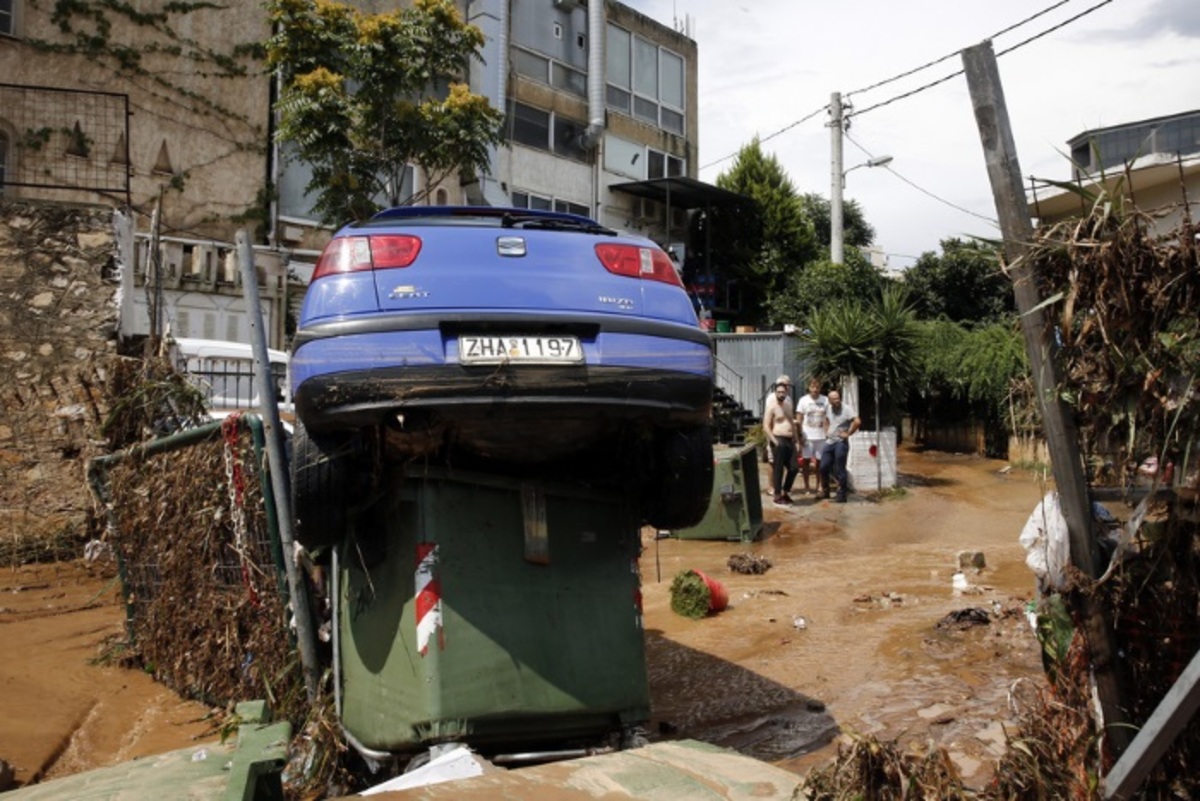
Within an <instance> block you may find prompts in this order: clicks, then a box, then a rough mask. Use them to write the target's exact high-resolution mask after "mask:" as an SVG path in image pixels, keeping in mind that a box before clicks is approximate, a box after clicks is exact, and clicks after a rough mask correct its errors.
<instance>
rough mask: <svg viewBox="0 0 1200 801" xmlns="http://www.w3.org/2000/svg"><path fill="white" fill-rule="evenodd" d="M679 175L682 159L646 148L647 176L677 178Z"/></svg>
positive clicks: (681, 168) (681, 170) (681, 173)
mask: <svg viewBox="0 0 1200 801" xmlns="http://www.w3.org/2000/svg"><path fill="white" fill-rule="evenodd" d="M681 175H683V159H681V158H678V157H676V156H672V155H671V154H670V153H663V152H662V151H659V150H655V149H654V148H651V147H648V148H646V177H647V178H678V177H679V176H681Z"/></svg>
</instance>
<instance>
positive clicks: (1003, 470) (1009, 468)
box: [996, 464, 1012, 476]
mask: <svg viewBox="0 0 1200 801" xmlns="http://www.w3.org/2000/svg"><path fill="white" fill-rule="evenodd" d="M996 472H997V473H999V474H1000V475H1002V476H1006V475H1008V474H1009V473H1011V472H1012V465H1011V464H1006V465H1005V466H1004V467H1001V468H1000V469H999V470H997V471H996Z"/></svg>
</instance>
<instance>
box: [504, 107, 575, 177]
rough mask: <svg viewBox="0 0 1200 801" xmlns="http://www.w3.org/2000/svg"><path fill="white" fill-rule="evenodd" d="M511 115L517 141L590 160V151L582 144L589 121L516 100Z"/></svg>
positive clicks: (565, 155)
mask: <svg viewBox="0 0 1200 801" xmlns="http://www.w3.org/2000/svg"><path fill="white" fill-rule="evenodd" d="M510 116H511V119H512V140H513V141H514V142H517V143H519V144H522V145H528V146H529V147H536V148H538V149H539V150H549V151H550V152H551V153H554V154H555V155H556V156H562V157H563V158H568V159H572V160H573V161H582V162H585V163H586V162H587V161H588V151H587V149H586V148H584V146H583V133H584V131H586V130H587V124H586V123H583V122H580V121H578V120H573V119H571V118H570V117H564V116H562V115H561V114H554V113H551V112H549V111H542V110H541V109H538V108H534V107H533V106H527V105H525V104H524V103H518V102H516V101H514V102H513V110H512V114H511V115H510Z"/></svg>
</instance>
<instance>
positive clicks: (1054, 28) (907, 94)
mask: <svg viewBox="0 0 1200 801" xmlns="http://www.w3.org/2000/svg"><path fill="white" fill-rule="evenodd" d="M1070 1H1071V0H1060V2H1059V3H1058V4H1057V5H1054V6H1050V7H1049V8H1046V9H1044V10H1042V11H1040V12H1038V13H1037V14H1035V15H1033V16H1032V17H1029V18H1028V19H1026V20H1022V21H1021V22H1019V23H1017V24H1016V25H1010V26H1009V27H1007V28H1005V29H1004V30H1002V31H999V32H998V33H996V34H994V36H993V37H990V38H995V37H996V36H1000V35H1001V34H1004V33H1008V32H1009V31H1011V30H1013V29H1014V28H1017V27H1020V26H1021V25H1024V24H1025V23H1026V22H1028V21H1029V20H1031V19H1035V18H1036V17H1038V16H1041V15H1042V14H1044V13H1046V12H1047V11H1051V10H1053V9H1055V8H1058V6H1061V5H1063V3H1065V2H1070ZM1112 1H1113V0H1100V2H1099V3H1097V4H1096V5H1094V6H1092V7H1091V8H1088V9H1085V10H1083V11H1081V12H1079V13H1078V14H1076V15H1075V16H1073V17H1068V18H1067V19H1065V20H1063V21H1062V22H1060V23H1058V24H1057V25H1052V26H1051V27H1049V28H1047V29H1046V30H1044V31H1042V32H1041V33H1036V34H1034V35H1033V36H1030V37H1029V38H1028V39H1025V40H1023V41H1020V42H1017V43H1016V44H1015V45H1013V46H1012V47H1008V48H1005V49H1004V50H1001V51H1000V52H998V53H996V57H997V58H999V57H1000V56H1003V55H1005V54H1007V53H1011V52H1012V51H1014V50H1016V49H1018V48H1021V47H1024V46H1025V45H1027V44H1029V43H1030V42H1035V41H1037V40H1038V39H1041V38H1042V37H1043V36H1046V35H1048V34H1050V33H1053V32H1054V31H1057V30H1059V29H1061V28H1064V27H1066V26H1067V25H1070V24H1071V23H1072V22H1075V21H1077V20H1079V19H1082V18H1083V17H1086V16H1087V15H1088V14H1091V13H1092V12H1093V11H1096V10H1097V9H1099V8H1102V7H1104V6H1106V5H1108V4H1109V3H1111V2H1112ZM961 53H962V50H959V51H957V52H955V53H951V54H950V55H949V56H943V57H942V58H941V59H938V61H934V62H930V64H937V63H940V62H942V61H945V60H946V59H947V58H950V57H951V56H957V55H959V54H961ZM927 66H928V65H927ZM918 69H923V67H919V68H918ZM915 71H916V70H912V71H910V72H909V73H906V74H912V72H915ZM962 74H963V70H956V71H955V72H952V73H950V74H949V75H944V76H942V77H941V78H938V79H937V80H936V81H930V82H929V83H927V84H925V85H923V86H918V87H917V88H916V89H912V90H910V91H907V92H904V93H903V94H899V95H896V96H895V97H891V98H888V99H887V100H883V101H880V102H878V103H875V104H874V105H871V106H867V107H866V108H864V109H862V110H861V111H850V112H848V113H847V114H846V117H847V118H849V117H857V116H859V115H861V114H866V113H867V112H868V111H874V110H875V109H877V108H882V107H883V106H887V105H890V104H892V103H895V102H896V101H897V100H903V99H904V98H906V97H912V96H913V95H915V94H919V93H921V92H924V91H925V90H926V89H932V88H933V87H935V86H937V85H938V84H942V83H945V82H946V81H948V80H950V79H951V78H954V77H956V76H958V75H962ZM897 77H902V76H897ZM889 80H891V79H889ZM886 82H887V81H881V82H880V83H879V84H876V86H879V85H882V84H883V83H886ZM868 88H872V87H868ZM859 91H866V90H859Z"/></svg>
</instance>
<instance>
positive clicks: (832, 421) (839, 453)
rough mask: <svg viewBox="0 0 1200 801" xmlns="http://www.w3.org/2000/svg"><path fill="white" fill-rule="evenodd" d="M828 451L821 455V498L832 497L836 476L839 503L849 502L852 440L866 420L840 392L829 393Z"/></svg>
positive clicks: (827, 418)
mask: <svg viewBox="0 0 1200 801" xmlns="http://www.w3.org/2000/svg"><path fill="white" fill-rule="evenodd" d="M826 420H827V427H826V429H825V448H824V450H823V451H822V452H821V482H822V487H821V497H822V498H828V497H829V480H830V478H831V477H832V478H833V480H834V481H836V482H837V484H838V491H837V497H836V498H834V500H835V501H836V502H837V503H845V502H846V492H847V491H848V490H849V489H850V487H849V479H848V478H847V476H846V460H847V459H848V458H849V456H850V437H851V436H853V434H854V432H855V431H858V427H859V426H860V425H862V421H861V420H859V419H858V412H856V411H855V410H854V407H852V406H851V405H850V404H848V403H842V394H841V393H840V392H838V391H837V390H836V389H835V390H833V391H831V392H830V393H829V410H828V413H827V414H826Z"/></svg>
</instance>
